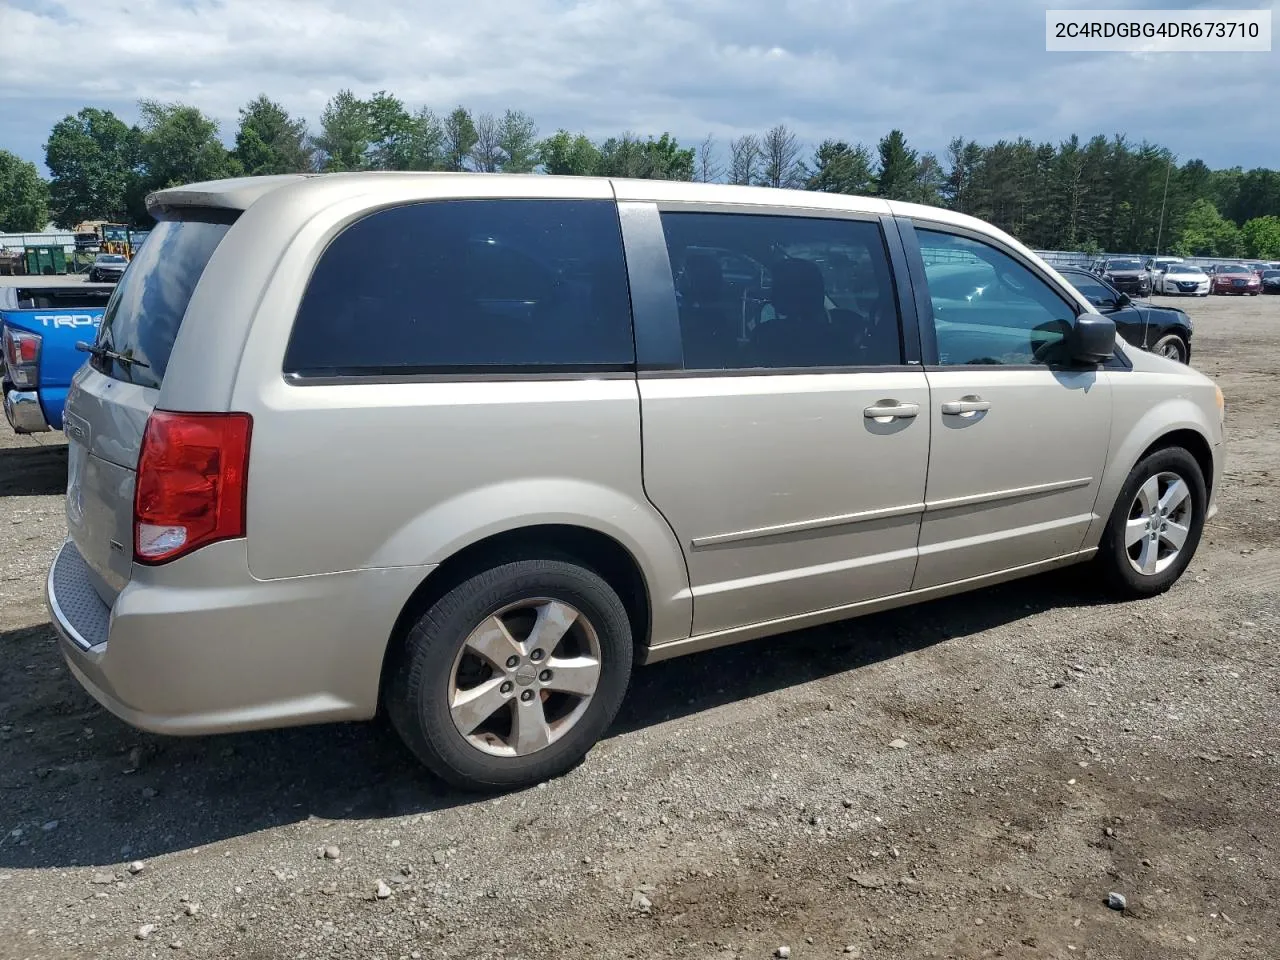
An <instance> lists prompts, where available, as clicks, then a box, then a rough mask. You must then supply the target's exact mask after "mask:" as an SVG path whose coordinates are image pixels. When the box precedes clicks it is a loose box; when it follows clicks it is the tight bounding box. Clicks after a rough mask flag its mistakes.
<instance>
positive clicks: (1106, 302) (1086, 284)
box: [1059, 270, 1116, 307]
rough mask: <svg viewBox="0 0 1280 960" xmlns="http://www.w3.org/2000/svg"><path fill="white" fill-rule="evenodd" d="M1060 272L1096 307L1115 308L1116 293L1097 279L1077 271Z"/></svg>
mask: <svg viewBox="0 0 1280 960" xmlns="http://www.w3.org/2000/svg"><path fill="white" fill-rule="evenodd" d="M1059 272H1061V273H1062V276H1063V277H1065V278H1066V279H1067V280H1069V281H1070V282H1071V285H1072V286H1073V287H1075V288H1076V289H1077V290H1079V291H1080V292H1081V293H1082V294H1084V295H1085V297H1086V298H1087V299H1088V300H1089V302H1090V303H1092V304H1093V305H1094V306H1095V307H1099V306H1108V307H1113V306H1115V303H1116V295H1115V292H1114V291H1113V290H1112V289H1111V288H1110V287H1108V286H1107V285H1106V284H1105V283H1103V282H1102V281H1101V280H1099V279H1098V278H1097V277H1094V276H1092V275H1090V274H1087V273H1080V272H1078V271H1075V270H1068V271H1059Z"/></svg>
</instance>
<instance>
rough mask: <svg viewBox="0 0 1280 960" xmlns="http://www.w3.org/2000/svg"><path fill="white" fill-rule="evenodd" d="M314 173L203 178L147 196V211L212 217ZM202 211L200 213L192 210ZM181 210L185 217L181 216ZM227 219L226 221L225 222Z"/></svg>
mask: <svg viewBox="0 0 1280 960" xmlns="http://www.w3.org/2000/svg"><path fill="white" fill-rule="evenodd" d="M314 176H319V174H314V173H281V174H275V175H273V176H267V177H235V178H233V179H230V180H206V181H204V182H203V183H191V184H187V185H186V186H184V187H170V188H168V189H167V190H157V191H156V192H154V193H150V194H148V195H147V212H148V213H149V214H151V216H153V217H155V218H156V219H157V220H182V219H205V220H212V219H215V217H214V216H211V215H210V214H212V212H213V211H223V216H224V217H225V216H226V215H227V214H231V215H232V219H234V215H236V214H239V213H241V212H243V211H245V210H247V209H249V207H250V205H252V204H253V202H254V201H255V200H257V199H258V198H260V197H262V196H264V195H266V194H268V193H270V192H271V191H273V190H278V189H279V188H280V187H285V186H288V185H289V184H291V183H298V182H299V181H301V180H305V179H307V178H308V177H314ZM196 210H200V211H204V212H205V213H204V215H203V216H200V215H197V214H195V213H194V211H196ZM184 213H185V214H186V216H184ZM224 222H226V221H224Z"/></svg>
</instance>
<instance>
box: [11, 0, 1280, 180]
mask: <svg viewBox="0 0 1280 960" xmlns="http://www.w3.org/2000/svg"><path fill="white" fill-rule="evenodd" d="M1120 5H1121V4H1119V3H1117V2H1116V0H1112V2H1111V3H1108V4H1096V3H1094V4H1090V3H1086V2H1082V0H1075V2H1070V0H1067V2H1063V0H1059V2H1056V3H1054V4H1053V6H1054V7H1065V6H1071V7H1089V6H1094V7H1097V6H1120ZM1123 5H1124V6H1128V7H1154V8H1162V7H1168V6H1172V5H1173V0H1163V2H1154V3H1152V2H1138V0H1128V2H1127V3H1125V4H1123ZM1046 6H1047V5H1046V4H1045V3H1034V2H1024V0H988V2H985V3H984V2H970V0H929V2H925V0H914V2H906V0H902V2H895V0H856V2H855V0H698V2H696V3H694V2H687V0H686V2H676V0H579V2H570V0H463V2H456V0H455V2H448V3H445V2H441V0H376V2H370V0H363V2H356V0H114V2H112V3H110V4H106V5H103V4H96V3H89V2H84V0H74V2H65V0H0V37H3V38H4V42H3V48H4V54H3V56H0V148H4V149H8V150H11V151H13V152H15V153H17V154H18V155H19V156H22V157H24V158H26V159H28V160H33V161H36V162H37V163H40V164H41V166H42V167H43V163H42V161H43V157H44V151H43V144H44V142H45V140H46V139H47V137H48V132H49V128H50V127H51V126H52V124H53V123H54V122H56V121H57V120H58V119H59V118H61V117H63V116H64V115H66V114H67V113H71V112H74V111H75V110H77V109H79V108H80V107H81V106H85V105H93V106H98V107H104V108H108V109H111V110H114V111H116V113H118V114H119V115H120V116H121V117H122V118H123V119H125V120H126V121H128V122H133V121H134V120H135V119H136V117H137V108H136V102H137V100H138V99H139V98H142V97H154V98H159V99H162V100H181V101H183V102H186V103H190V104H194V105H195V106H198V107H200V108H201V109H202V110H204V111H205V112H206V113H209V114H210V115H212V116H214V117H215V118H217V119H218V120H219V121H220V122H221V123H222V132H223V137H224V139H226V140H228V141H229V140H230V139H231V137H232V136H233V135H234V131H235V120H236V112H237V109H238V107H239V106H241V105H242V104H244V103H245V102H246V101H247V100H249V99H250V98H252V97H253V96H255V95H257V94H258V93H260V92H265V93H267V94H268V95H270V96H271V97H273V98H275V99H277V100H280V101H281V102H283V103H284V104H285V105H286V106H287V107H288V108H289V109H290V110H292V111H293V112H294V113H296V114H300V115H302V116H304V117H306V118H307V120H308V121H310V122H311V123H312V124H315V123H316V122H317V121H318V119H319V116H320V112H321V110H322V109H323V106H324V103H325V101H326V100H327V99H328V98H329V97H330V96H332V94H333V93H334V92H335V91H337V90H339V89H340V88H343V87H349V88H351V89H352V90H354V91H355V92H356V93H357V94H358V95H367V94H369V93H372V92H373V91H375V90H378V89H383V88H385V89H387V90H390V91H391V92H393V93H395V94H397V95H398V96H400V97H401V98H402V99H403V100H405V101H406V102H407V103H408V104H409V105H410V106H411V107H417V106H419V105H422V104H426V105H428V106H430V107H432V108H433V109H435V110H436V111H437V112H443V111H445V110H447V109H450V108H452V107H453V106H454V105H456V104H458V103H463V104H465V105H467V106H468V107H470V108H471V109H472V110H473V111H476V112H484V111H501V110H502V109H504V108H506V107H515V108H520V109H523V110H526V111H527V112H529V113H530V114H531V115H532V116H533V117H534V119H535V120H536V121H537V123H538V125H539V129H540V131H541V132H542V133H550V132H553V131H554V130H555V129H556V128H558V127H565V128H568V129H570V130H572V131H575V132H576V131H584V132H586V133H587V134H589V135H591V136H593V137H601V136H607V135H610V134H615V133H620V132H622V131H623V130H632V131H635V132H638V133H641V134H644V133H654V134H658V133H661V132H663V131H664V130H666V131H670V132H672V133H674V134H675V135H676V136H677V137H679V138H680V139H681V140H682V141H684V142H685V143H686V144H687V145H690V146H691V145H694V144H695V143H696V142H698V141H701V139H702V138H703V137H704V136H706V135H707V134H708V133H711V134H714V135H715V136H716V137H717V138H718V139H719V141H720V142H721V144H723V143H724V142H725V141H726V140H727V139H729V138H731V137H734V136H737V135H739V134H741V133H744V132H751V131H760V130H763V129H765V128H767V127H769V126H772V125H773V124H775V123H778V122H783V123H786V124H787V125H788V126H790V127H792V128H793V129H794V130H795V131H796V132H797V133H798V134H799V135H800V137H801V138H802V139H803V140H804V141H805V142H806V143H807V144H810V145H812V144H814V143H816V142H817V141H819V140H821V139H823V138H824V137H837V138H840V139H845V140H849V141H862V142H865V143H868V144H874V143H875V141H876V140H878V139H879V138H880V137H881V136H882V135H883V134H885V133H886V132H887V131H888V130H889V129H891V128H892V127H895V126H896V127H900V128H901V129H902V130H904V131H905V133H906V135H907V138H908V141H909V142H910V143H911V144H912V145H913V146H916V147H918V148H919V149H922V150H933V151H935V152H939V153H941V152H942V151H943V150H944V149H945V147H946V144H947V141H948V140H949V139H951V138H952V137H953V136H964V137H966V138H973V139H976V140H978V141H980V142H983V143H990V142H992V141H995V140H997V139H1000V138H1014V137H1018V136H1027V137H1030V138H1032V139H1034V140H1036V141H1041V140H1051V141H1057V140H1060V139H1062V138H1063V137H1065V136H1067V135H1069V134H1071V133H1073V132H1074V133H1079V134H1080V135H1081V136H1082V137H1087V136H1089V135H1092V134H1095V133H1103V134H1107V135H1108V136H1110V135H1113V134H1116V133H1126V134H1128V135H1129V136H1130V138H1131V139H1133V140H1135V141H1139V140H1142V139H1144V138H1145V139H1149V140H1152V141H1155V142H1158V143H1160V144H1163V145H1165V146H1168V147H1170V148H1171V149H1172V150H1173V151H1174V152H1175V153H1176V154H1177V155H1178V157H1179V159H1180V160H1187V159H1190V158H1193V157H1199V158H1201V159H1203V160H1205V161H1206V162H1207V163H1209V164H1210V165H1211V166H1215V167H1221V166H1234V165H1237V164H1238V165H1241V166H1244V167H1246V168H1248V167H1253V166H1272V167H1280V107H1277V102H1280V47H1275V48H1274V49H1273V51H1272V52H1271V53H1256V54H1222V53H1216V54H1207V53H1206V54H1185V53H1184V54H1120V53H1102V54H1064V53H1047V52H1046V51H1045V49H1044V46H1045V39H1044V38H1045V26H1044V24H1045V20H1044V12H1045V9H1046ZM1186 6H1192V7H1203V8H1211V7H1227V8H1240V7H1246V6H1248V7H1259V8H1266V7H1267V6H1270V7H1271V8H1272V9H1273V21H1274V23H1275V25H1276V27H1277V28H1280V16H1276V14H1275V12H1274V11H1275V10H1276V8H1277V7H1280V3H1278V2H1277V0H1266V2H1261V3H1259V2H1258V0H1254V2H1253V3H1249V2H1248V0H1236V2H1234V3H1226V4H1223V3H1190V4H1186Z"/></svg>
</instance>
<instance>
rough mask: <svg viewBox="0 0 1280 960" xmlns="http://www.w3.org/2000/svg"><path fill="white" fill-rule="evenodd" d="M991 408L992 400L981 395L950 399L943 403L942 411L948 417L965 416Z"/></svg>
mask: <svg viewBox="0 0 1280 960" xmlns="http://www.w3.org/2000/svg"><path fill="white" fill-rule="evenodd" d="M990 409H991V401H990V400H983V399H982V398H981V397H965V398H964V399H963V400H948V401H947V402H946V403H944V404H943V405H942V412H943V414H944V415H946V416H948V417H963V416H966V415H969V414H974V413H982V412H983V411H984V410H990Z"/></svg>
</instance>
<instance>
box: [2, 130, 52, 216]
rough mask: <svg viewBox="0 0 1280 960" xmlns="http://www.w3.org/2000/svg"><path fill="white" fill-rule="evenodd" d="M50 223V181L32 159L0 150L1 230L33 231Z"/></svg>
mask: <svg viewBox="0 0 1280 960" xmlns="http://www.w3.org/2000/svg"><path fill="white" fill-rule="evenodd" d="M48 223H49V185H48V184H47V183H45V182H44V181H43V180H42V179H40V172H39V171H38V170H37V169H36V165H35V164H34V163H28V162H27V161H26V160H23V159H21V158H20V157H18V156H17V154H13V153H10V152H9V151H8V150H0V233H27V232H32V233H34V232H35V231H37V230H43V229H44V228H45V226H47V225H48Z"/></svg>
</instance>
